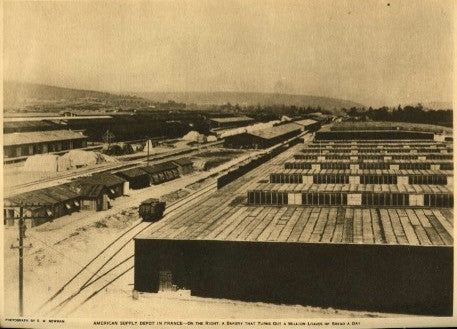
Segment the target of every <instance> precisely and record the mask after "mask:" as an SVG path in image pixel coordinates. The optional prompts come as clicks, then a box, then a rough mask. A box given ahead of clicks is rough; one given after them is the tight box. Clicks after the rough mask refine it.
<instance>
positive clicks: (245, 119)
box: [210, 116, 254, 123]
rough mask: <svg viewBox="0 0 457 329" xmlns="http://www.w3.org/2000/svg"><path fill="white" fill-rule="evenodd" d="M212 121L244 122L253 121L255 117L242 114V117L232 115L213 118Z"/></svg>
mask: <svg viewBox="0 0 457 329" xmlns="http://www.w3.org/2000/svg"><path fill="white" fill-rule="evenodd" d="M210 120H211V121H215V122H218V123H230V122H243V121H253V120H254V119H253V118H250V117H246V116H241V117H230V118H211V119H210Z"/></svg>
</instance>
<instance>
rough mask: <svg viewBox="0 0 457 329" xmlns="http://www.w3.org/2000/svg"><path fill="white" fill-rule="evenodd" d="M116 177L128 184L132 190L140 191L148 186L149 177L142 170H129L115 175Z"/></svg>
mask: <svg viewBox="0 0 457 329" xmlns="http://www.w3.org/2000/svg"><path fill="white" fill-rule="evenodd" d="M116 175H117V176H119V177H121V178H124V179H125V180H127V181H128V182H129V186H130V188H132V189H141V188H145V187H148V186H149V176H148V173H147V172H146V171H144V170H143V169H142V168H131V169H126V170H122V171H118V172H117V173H116Z"/></svg>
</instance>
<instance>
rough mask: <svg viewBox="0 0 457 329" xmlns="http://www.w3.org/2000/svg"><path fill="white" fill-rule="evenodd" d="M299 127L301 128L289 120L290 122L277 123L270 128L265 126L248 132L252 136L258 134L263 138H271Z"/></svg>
mask: <svg viewBox="0 0 457 329" xmlns="http://www.w3.org/2000/svg"><path fill="white" fill-rule="evenodd" d="M300 129H301V126H300V125H298V124H296V123H293V122H291V123H286V124H283V125H279V126H274V127H271V128H266V129H262V130H257V131H253V132H249V133H248V134H249V135H253V136H258V137H261V138H265V139H272V138H275V137H278V136H282V135H285V134H288V133H290V132H292V131H297V130H300Z"/></svg>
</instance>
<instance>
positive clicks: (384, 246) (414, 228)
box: [4, 122, 453, 318]
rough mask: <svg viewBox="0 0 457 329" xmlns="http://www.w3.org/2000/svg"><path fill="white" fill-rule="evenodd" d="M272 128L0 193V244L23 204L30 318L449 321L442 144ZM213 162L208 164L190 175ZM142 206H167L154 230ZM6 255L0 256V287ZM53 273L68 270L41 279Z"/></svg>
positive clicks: (448, 225)
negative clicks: (273, 315) (0, 228)
mask: <svg viewBox="0 0 457 329" xmlns="http://www.w3.org/2000/svg"><path fill="white" fill-rule="evenodd" d="M310 124H313V123H312V122H310ZM287 125H288V126H289V127H292V125H294V127H293V129H292V128H286V127H287ZM282 126H284V128H283V127H282ZM295 126H297V127H295ZM280 127H281V128H280V130H281V132H280V133H277V132H276V130H277V129H275V128H266V129H267V130H268V132H264V133H260V134H257V135H258V136H261V135H263V136H264V137H265V138H266V140H267V141H268V140H270V137H271V138H272V139H273V140H274V141H273V142H271V144H270V142H267V143H266V144H263V145H264V146H265V147H267V146H268V145H271V146H270V147H268V148H266V149H262V150H257V151H254V150H239V149H225V148H224V149H222V148H218V147H212V148H207V149H199V150H197V151H196V153H195V154H185V155H184V156H176V157H173V156H172V157H168V158H165V159H164V160H162V161H153V162H151V163H150V164H149V165H148V164H147V163H145V162H144V160H143V161H141V160H140V161H139V162H137V163H136V164H135V166H132V167H127V168H126V169H123V168H119V169H115V170H109V171H102V172H99V173H94V174H91V175H84V176H83V177H76V178H71V179H70V180H69V181H68V182H64V183H63V184H57V185H53V186H50V187H44V188H39V189H33V190H32V191H28V192H24V193H18V194H14V195H11V196H9V197H8V198H7V199H5V210H4V215H5V224H6V225H7V227H9V228H8V229H7V234H6V235H5V237H6V239H5V243H6V244H9V243H11V242H12V241H14V239H15V238H16V235H17V232H16V230H15V229H13V228H14V227H15V226H16V225H15V222H16V221H17V218H18V206H19V205H20V204H21V202H28V203H30V202H32V203H34V206H31V207H29V208H27V209H26V216H27V218H28V219H26V225H27V226H28V227H29V228H30V231H28V235H30V240H31V241H33V243H34V246H33V247H32V248H31V249H30V250H27V251H26V263H27V264H30V267H29V269H28V270H27V272H26V288H27V289H26V290H27V291H28V293H29V294H33V296H34V297H33V298H29V299H28V303H29V304H28V306H27V307H29V308H30V309H32V308H33V310H30V312H33V313H34V314H42V315H53V316H70V315H71V316H81V315H83V316H87V315H90V314H93V315H96V314H97V312H98V311H97V310H99V309H100V308H98V307H97V305H99V303H100V302H101V300H102V299H103V300H105V299H106V298H109V303H110V305H111V308H112V309H116V310H117V311H118V312H119V314H123V315H124V316H131V315H132V314H137V311H135V308H136V307H138V305H141V307H142V308H146V309H148V308H149V307H152V308H151V309H150V310H146V311H144V313H143V314H146V315H151V316H164V315H166V314H167V310H168V309H169V307H164V306H163V305H162V304H163V303H165V304H166V305H176V306H177V307H178V306H179V307H183V308H184V309H188V310H189V311H190V312H191V313H192V314H194V315H195V316H204V317H208V318H217V317H227V316H232V315H233V312H236V313H239V312H244V314H246V316H247V317H253V316H254V315H255V314H267V313H268V310H270V311H274V312H281V313H282V314H284V316H285V317H286V315H289V316H292V317H294V316H295V317H302V316H307V317H319V316H331V317H333V316H335V317H337V316H341V315H347V316H401V315H402V314H421V315H429V314H431V315H447V314H449V312H450V311H451V309H452V303H451V300H452V293H451V292H452V246H453V182H452V179H453V165H452V156H453V155H452V151H453V149H452V144H451V143H449V142H444V141H437V140H435V139H436V138H435V135H434V133H432V134H431V135H429V133H428V132H420V133H421V134H422V135H421V137H423V138H421V139H420V140H415V139H412V138H411V139H409V138H407V139H386V140H376V139H371V140H370V139H364V140H357V139H356V140H354V139H353V138H354V136H356V137H357V136H358V133H356V134H353V135H350V136H349V135H344V137H345V138H348V139H344V138H343V139H342V140H338V141H336V140H335V139H333V136H330V138H329V139H328V140H326V139H323V138H322V136H319V131H318V132H317V133H316V134H315V136H316V138H315V139H313V136H314V135H313V134H311V133H307V132H306V131H305V132H304V133H303V130H302V128H300V125H298V124H295V123H286V124H283V125H281V126H280ZM323 130H324V131H326V133H327V132H328V133H339V132H334V131H332V130H331V129H327V127H324V128H323ZM404 133H406V135H405V136H406V137H410V136H411V135H409V134H408V133H409V132H404ZM411 134H414V136H416V135H415V134H416V132H411ZM325 136H327V135H325ZM348 136H349V137H348ZM238 137H239V138H240V141H242V143H244V142H245V136H244V135H240V136H238ZM402 137H403V136H402ZM232 138H236V135H235V136H232ZM300 141H301V142H300ZM257 142H258V141H257V140H256V142H255V143H257ZM250 145H253V144H250ZM255 145H258V144H255ZM254 148H256V147H254ZM211 160H214V161H216V162H217V164H216V167H215V168H212V167H207V168H204V167H202V165H201V164H199V161H206V162H210V161H211ZM221 160H223V161H221ZM219 161H220V162H219ZM197 167H198V168H197ZM157 186H160V189H157ZM148 198H160V199H161V200H162V201H166V202H167V206H166V210H165V216H164V217H163V218H162V219H160V220H159V221H158V222H155V223H148V222H141V220H140V218H139V217H138V205H139V204H140V202H141V201H143V200H145V199H148ZM95 235H97V236H99V237H100V239H93V237H94V236H95ZM133 241H134V243H133ZM56 248H57V249H56ZM64 255H65V256H64ZM14 256H15V255H14V252H13V251H9V252H8V253H7V259H6V260H7V262H8V263H9V264H11V269H13V270H12V271H8V273H7V278H8V279H9V280H11V281H12V282H15V280H16V278H15V273H16V272H15V270H14V268H15V265H14V261H15V258H14ZM91 257H93V258H91ZM63 268H73V270H71V271H68V270H67V271H64V272H65V273H67V274H66V275H65V276H62V277H60V276H53V279H52V280H46V284H43V282H45V281H43V277H46V276H47V275H49V273H51V272H52V273H58V272H62V269H63ZM361 273H363V275H361ZM37 280H38V281H37ZM39 282H41V283H39ZM15 287H16V284H13V285H10V288H9V290H8V292H7V296H10V297H11V298H13V299H14V298H15V295H16V294H17V291H16V290H15ZM37 287H41V288H37ZM418 287H421V288H420V289H418ZM132 289H134V291H133V297H134V298H133V299H132ZM151 293H153V294H151ZM204 303H210V304H212V305H213V306H214V308H215V309H216V310H218V311H216V312H214V313H209V312H208V310H207V309H206V308H205V307H203V305H205V304H204ZM38 305H40V307H38ZM32 306H34V307H32ZM11 307H12V308H11V309H10V310H9V311H10V312H13V313H14V312H15V311H14V307H15V305H11ZM242 310H243V311H242ZM349 310H350V311H349ZM394 314H395V315H394Z"/></svg>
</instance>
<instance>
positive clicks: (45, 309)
mask: <svg viewBox="0 0 457 329" xmlns="http://www.w3.org/2000/svg"><path fill="white" fill-rule="evenodd" d="M214 191H216V183H212V184H210V185H207V186H205V187H203V188H202V189H200V190H198V191H196V192H194V193H192V194H190V195H188V196H187V197H185V198H183V199H181V200H178V201H176V202H174V203H172V204H171V205H170V206H168V207H167V209H166V211H165V214H164V218H162V219H161V221H159V222H157V223H149V222H143V221H140V220H138V222H137V223H135V224H134V225H133V226H132V227H130V228H129V229H127V230H126V231H124V232H123V233H122V234H120V235H119V236H118V237H117V238H116V239H115V240H113V241H112V242H111V243H109V244H108V245H107V246H106V247H105V248H104V249H103V250H102V251H100V252H99V253H98V254H97V255H95V257H93V258H92V259H91V260H90V261H89V262H88V263H87V264H86V265H85V266H84V267H82V268H81V269H80V270H79V271H78V272H77V273H76V274H74V275H73V276H72V277H71V278H70V279H68V280H67V281H66V282H65V283H64V284H63V285H62V286H61V287H60V288H59V289H58V290H57V291H56V292H55V293H54V294H53V295H52V296H51V297H50V298H48V299H47V300H46V301H45V302H44V303H43V304H42V305H41V306H40V307H39V308H38V309H37V310H36V311H35V312H34V314H36V315H44V316H68V315H70V314H72V313H73V312H74V311H76V310H77V309H78V308H79V307H81V306H82V305H84V304H85V303H86V302H88V301H89V300H90V299H92V298H93V297H95V296H96V295H97V294H98V293H100V292H101V291H103V290H105V289H106V288H107V287H108V286H109V285H111V284H112V283H113V282H115V281H116V280H118V279H119V278H120V277H122V276H123V275H125V274H127V273H128V272H130V271H131V270H132V269H133V266H134V250H133V247H134V246H133V239H134V238H135V237H136V236H137V235H138V234H140V233H141V232H144V231H145V230H147V229H148V228H150V227H151V226H152V225H157V226H158V227H161V226H163V225H164V224H165V223H166V220H167V218H169V217H170V216H174V215H178V214H180V213H184V212H185V211H188V209H189V207H191V206H192V205H194V204H195V203H197V202H198V201H199V200H200V199H201V198H204V197H206V196H207V195H208V194H210V193H212V192H214Z"/></svg>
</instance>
